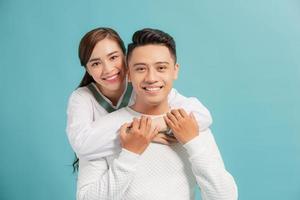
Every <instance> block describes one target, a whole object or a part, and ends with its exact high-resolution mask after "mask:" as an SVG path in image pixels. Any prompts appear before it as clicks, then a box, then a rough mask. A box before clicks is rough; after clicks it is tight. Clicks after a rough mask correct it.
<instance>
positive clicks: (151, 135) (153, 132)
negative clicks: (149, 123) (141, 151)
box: [149, 127, 159, 140]
mask: <svg viewBox="0 0 300 200" xmlns="http://www.w3.org/2000/svg"><path fill="white" fill-rule="evenodd" d="M158 129H159V128H158V127H155V128H154V130H153V131H152V133H151V134H149V136H150V140H152V139H153V138H154V137H156V136H157V135H158Z"/></svg>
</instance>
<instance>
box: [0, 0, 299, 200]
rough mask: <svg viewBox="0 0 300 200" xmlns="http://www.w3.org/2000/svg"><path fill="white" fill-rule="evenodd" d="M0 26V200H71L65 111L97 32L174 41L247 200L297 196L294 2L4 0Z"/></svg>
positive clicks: (184, 79) (182, 85)
mask: <svg viewBox="0 0 300 200" xmlns="http://www.w3.org/2000/svg"><path fill="white" fill-rule="evenodd" d="M0 25H1V26H0V30H1V31H0V67H1V71H0V91H1V97H0V110H1V111H0V112H1V113H0V119H1V126H0V133H1V139H0V152H1V158H0V199H1V200H16V199H30V200H38V199H39V200H40V199H45V200H53V199H62V200H65V199H75V190H76V188H75V186H76V176H75V175H73V174H72V168H71V166H70V164H71V163H72V161H73V152H72V150H71V148H70V146H69V143H68V140H67V137H66V134H65V124H66V113H65V111H66V106H67V100H68V96H69V95H70V93H71V92H72V90H73V89H75V87H76V86H77V85H78V84H79V81H80V79H81V77H82V75H83V72H84V70H83V69H82V68H81V66H80V64H79V59H78V57H77V49H78V43H79V40H80V38H81V37H82V36H83V34H84V33H85V32H87V31H89V30H91V29H93V28H95V27H99V26H109V27H112V28H115V29H116V30H117V31H118V32H119V33H120V35H121V36H122V37H123V39H124V41H125V42H126V43H128V42H129V41H130V37H131V35H132V33H133V32H134V31H136V30H137V29H140V28H144V27H153V28H159V29H162V30H164V31H166V32H168V33H170V34H171V35H173V36H174V38H175V39H176V41H177V46H178V61H179V63H180V64H181V71H180V77H179V80H178V81H177V82H176V88H177V89H178V90H179V91H180V92H181V93H182V94H184V95H186V96H196V97H198V98H199V99H200V100H201V101H202V102H203V103H204V104H205V105H206V106H207V107H208V108H209V109H210V111H211V112H212V115H213V118H214V124H213V127H212V129H213V132H214V135H215V138H216V140H217V143H218V145H219V148H220V150H221V152H222V155H223V158H224V161H225V164H226V167H227V168H228V170H229V171H230V172H231V173H232V174H233V176H234V177H235V180H236V182H237V184H238V188H239V196H240V199H242V200H254V199H255V200H266V199H268V200H269V199H272V200H282V199H287V200H298V199H300V184H299V180H300V154H299V153H300V123H299V121H300V120H299V113H300V90H299V86H300V1H299V0H284V1H283V0H269V1H266V0H265V1H263V0H252V1H239V0H228V1H215V0H201V1H196V0H194V1H191V0H190V1H178V2H175V1H171V0H167V1H159V0H156V1H154V0H152V1H138V0H136V1H134V0H132V1H100V0H98V1H95V0H94V1H71V0H64V1H59V0H53V1H46V0H39V1H33V0H27V1H15V0H10V1H8V0H1V1H0ZM197 199H200V197H199V193H198V192H197Z"/></svg>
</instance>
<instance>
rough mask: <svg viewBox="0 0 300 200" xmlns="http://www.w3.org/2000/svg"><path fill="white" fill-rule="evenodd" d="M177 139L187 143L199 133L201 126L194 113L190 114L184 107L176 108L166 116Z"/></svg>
mask: <svg viewBox="0 0 300 200" xmlns="http://www.w3.org/2000/svg"><path fill="white" fill-rule="evenodd" d="M164 119H165V121H166V123H167V125H168V126H169V127H170V128H171V130H172V132H173V134H174V136H175V137H176V138H177V140H178V141H179V142H180V143H182V144H185V143H187V142H189V141H190V140H192V139H193V138H195V137H196V136H198V135H199V127H198V124H197V121H196V119H195V117H194V115H193V114H192V113H191V114H190V115H188V114H187V113H186V112H185V111H184V110H183V109H174V110H171V112H170V113H167V115H166V116H164Z"/></svg>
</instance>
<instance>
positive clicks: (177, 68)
mask: <svg viewBox="0 0 300 200" xmlns="http://www.w3.org/2000/svg"><path fill="white" fill-rule="evenodd" d="M178 73H179V64H178V63H176V64H175V65H174V80H176V79H177V78H178Z"/></svg>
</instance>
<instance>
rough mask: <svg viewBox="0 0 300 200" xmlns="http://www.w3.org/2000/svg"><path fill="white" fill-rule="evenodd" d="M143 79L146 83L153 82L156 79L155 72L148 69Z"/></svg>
mask: <svg viewBox="0 0 300 200" xmlns="http://www.w3.org/2000/svg"><path fill="white" fill-rule="evenodd" d="M145 81H146V82H148V83H153V82H156V81H157V74H156V72H155V71H154V70H149V71H148V73H147V75H146V77H145Z"/></svg>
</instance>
